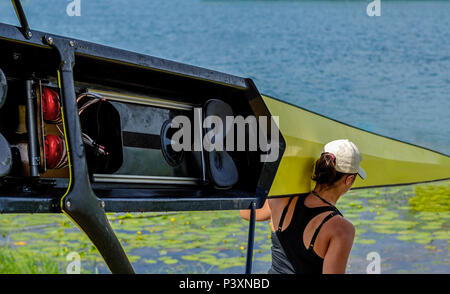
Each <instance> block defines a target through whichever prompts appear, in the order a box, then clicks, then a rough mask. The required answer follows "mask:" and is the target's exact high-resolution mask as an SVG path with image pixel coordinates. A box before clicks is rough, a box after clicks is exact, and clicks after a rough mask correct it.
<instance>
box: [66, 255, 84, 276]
mask: <svg viewBox="0 0 450 294" xmlns="http://www.w3.org/2000/svg"><path fill="white" fill-rule="evenodd" d="M66 260H67V261H69V264H68V265H67V267H66V273H68V274H79V273H81V258H80V255H79V254H78V253H77V252H70V253H69V254H67V257H66Z"/></svg>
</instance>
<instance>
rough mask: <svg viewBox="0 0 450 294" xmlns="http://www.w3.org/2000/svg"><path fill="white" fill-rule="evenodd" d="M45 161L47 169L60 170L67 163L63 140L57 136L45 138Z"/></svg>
mask: <svg viewBox="0 0 450 294" xmlns="http://www.w3.org/2000/svg"><path fill="white" fill-rule="evenodd" d="M45 161H46V166H47V168H61V167H62V166H64V165H65V163H66V161H67V156H66V148H65V146H64V140H63V138H61V137H60V136H57V135H51V134H50V135H47V136H45Z"/></svg>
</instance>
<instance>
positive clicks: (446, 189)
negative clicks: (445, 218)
mask: <svg viewBox="0 0 450 294" xmlns="http://www.w3.org/2000/svg"><path fill="white" fill-rule="evenodd" d="M409 204H410V205H411V207H412V209H413V210H415V211H428V212H450V184H448V185H439V186H438V185H425V186H417V187H416V188H415V196H413V197H411V198H410V199H409Z"/></svg>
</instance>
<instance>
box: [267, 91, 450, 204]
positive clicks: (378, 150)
mask: <svg viewBox="0 0 450 294" xmlns="http://www.w3.org/2000/svg"><path fill="white" fill-rule="evenodd" d="M262 97H263V100H264V102H265V104H266V106H267V108H268V109H269V111H270V113H271V115H272V116H278V117H279V126H278V127H279V129H280V131H281V134H282V135H283V137H284V139H285V141H286V149H285V152H284V154H283V157H282V159H281V162H280V165H279V167H278V170H277V172H276V175H275V178H274V180H273V183H272V186H271V188H270V191H269V195H268V196H269V197H271V196H272V197H273V196H278V195H288V194H295V193H306V192H309V191H310V190H311V188H312V185H313V184H314V183H313V181H312V180H311V175H312V172H313V166H314V162H315V160H316V159H317V158H318V157H319V156H320V153H321V151H322V148H323V146H324V145H325V144H326V143H328V142H330V141H332V140H336V139H349V140H350V141H353V142H354V143H355V144H356V145H357V146H358V148H359V150H360V152H361V153H362V158H363V160H362V162H361V167H362V168H364V170H365V171H366V172H367V179H366V180H362V179H360V178H359V177H358V178H357V180H356V182H355V184H354V186H353V187H354V188H362V187H376V186H391V185H402V184H413V183H419V182H428V181H436V180H443V179H448V178H450V157H449V156H447V155H445V154H441V153H439V152H435V151H432V150H429V149H426V148H423V147H420V146H416V145H413V144H409V143H405V142H401V141H398V140H395V139H392V138H388V137H385V136H381V135H378V134H374V133H371V132H368V131H364V130H361V129H358V128H356V127H352V126H350V125H347V124H344V123H341V122H338V121H335V120H333V119H330V118H327V117H324V116H322V115H319V114H316V113H313V112H311V111H308V110H305V109H302V108H300V107H297V106H293V105H290V104H288V103H285V102H282V101H279V100H276V99H274V98H271V97H268V96H264V95H263V96H262Z"/></svg>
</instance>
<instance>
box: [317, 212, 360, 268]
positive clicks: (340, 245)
mask: <svg viewBox="0 0 450 294" xmlns="http://www.w3.org/2000/svg"><path fill="white" fill-rule="evenodd" d="M330 229H331V230H332V232H333V234H332V237H331V238H330V243H329V245H328V249H327V252H326V254H325V257H324V261H323V268H322V271H323V273H324V274H345V269H346V267H347V261H348V257H349V255H350V250H351V249H352V245H353V239H354V238H355V227H354V226H353V225H352V223H350V222H349V221H348V220H346V219H344V218H340V219H339V221H337V219H336V222H333V228H330Z"/></svg>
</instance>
